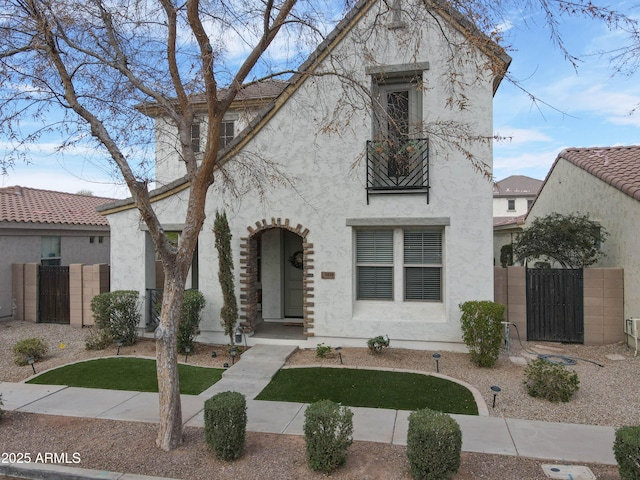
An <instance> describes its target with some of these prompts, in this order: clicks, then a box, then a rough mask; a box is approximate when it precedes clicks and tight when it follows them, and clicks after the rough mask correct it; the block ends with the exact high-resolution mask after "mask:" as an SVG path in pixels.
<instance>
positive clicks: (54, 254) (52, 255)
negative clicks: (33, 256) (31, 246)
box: [40, 237, 61, 265]
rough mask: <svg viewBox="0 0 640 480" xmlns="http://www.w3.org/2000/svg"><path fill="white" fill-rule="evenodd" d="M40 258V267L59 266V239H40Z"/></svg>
mask: <svg viewBox="0 0 640 480" xmlns="http://www.w3.org/2000/svg"><path fill="white" fill-rule="evenodd" d="M40 257H41V260H40V263H41V264H42V265H60V257H61V255H60V237H41V239H40Z"/></svg>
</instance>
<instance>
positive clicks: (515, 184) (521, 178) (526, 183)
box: [493, 175, 542, 197]
mask: <svg viewBox="0 0 640 480" xmlns="http://www.w3.org/2000/svg"><path fill="white" fill-rule="evenodd" d="M541 186H542V180H538V179H537V178H531V177H527V176H525V175H511V176H510V177H507V178H505V179H503V180H500V181H499V182H496V183H494V185H493V196H494V197H526V196H536V195H537V194H538V192H539V191H540V187H541Z"/></svg>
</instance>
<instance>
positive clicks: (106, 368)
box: [27, 357, 224, 395]
mask: <svg viewBox="0 0 640 480" xmlns="http://www.w3.org/2000/svg"><path fill="white" fill-rule="evenodd" d="M223 371H224V370H223V369H220V368H205V367H195V366H192V365H184V364H179V365H178V375H179V376H180V393H183V394H186V395H198V394H199V393H202V392H203V391H204V390H206V389H207V388H209V387H210V386H211V385H213V384H214V383H216V382H217V381H218V380H220V378H222V372H223ZM27 383H37V384H43V385H67V386H69V387H87V388H106V389H110V390H132V391H136V392H157V391H158V379H157V376H156V361H155V360H150V359H146V358H131V357H119V358H99V359H96V360H89V361H87V362H80V363H74V364H72V365H67V366H65V367H60V368H56V369H55V370H51V371H49V372H45V373H43V374H41V375H38V376H37V377H36V378H33V379H31V380H29V381H28V382H27Z"/></svg>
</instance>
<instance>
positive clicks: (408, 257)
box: [356, 228, 443, 302]
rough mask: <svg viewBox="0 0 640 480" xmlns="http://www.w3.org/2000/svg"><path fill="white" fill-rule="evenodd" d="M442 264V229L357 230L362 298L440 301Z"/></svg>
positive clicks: (357, 269)
mask: <svg viewBox="0 0 640 480" xmlns="http://www.w3.org/2000/svg"><path fill="white" fill-rule="evenodd" d="M394 252H396V255H394ZM442 267H443V264H442V229H401V228H395V229H393V228H389V229H375V230H374V229H362V230H357V231H356V271H357V273H356V275H357V278H356V284H357V285H356V289H357V299H358V300H403V301H432V302H440V301H442ZM396 272H398V275H400V276H401V279H400V278H398V275H396ZM400 272H402V274H400ZM394 279H396V281H395V282H394Z"/></svg>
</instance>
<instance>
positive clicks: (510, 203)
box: [507, 200, 516, 212]
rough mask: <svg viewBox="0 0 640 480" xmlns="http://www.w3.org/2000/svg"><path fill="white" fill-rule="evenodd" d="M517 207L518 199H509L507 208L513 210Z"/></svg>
mask: <svg viewBox="0 0 640 480" xmlns="http://www.w3.org/2000/svg"><path fill="white" fill-rule="evenodd" d="M515 209H516V201H515V200H507V210H509V211H510V212H513V211H514V210H515Z"/></svg>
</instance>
